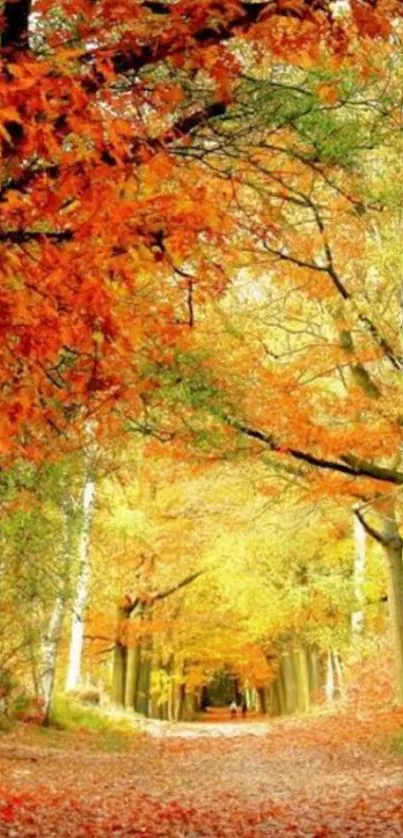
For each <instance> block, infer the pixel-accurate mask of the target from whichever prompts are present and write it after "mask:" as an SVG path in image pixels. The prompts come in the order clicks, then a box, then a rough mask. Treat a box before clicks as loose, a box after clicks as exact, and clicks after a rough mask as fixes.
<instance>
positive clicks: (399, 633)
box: [384, 537, 403, 704]
mask: <svg viewBox="0 0 403 838" xmlns="http://www.w3.org/2000/svg"><path fill="white" fill-rule="evenodd" d="M384 550H385V553H386V558H387V562H388V571H389V572H388V588H389V590H388V607H389V615H390V623H391V631H392V636H393V641H394V648H395V663H396V697H397V701H398V703H399V704H403V563H402V544H401V541H400V538H399V537H397V538H396V539H395V540H393V539H390V540H389V541H388V542H387V543H386V544H385V545H384Z"/></svg>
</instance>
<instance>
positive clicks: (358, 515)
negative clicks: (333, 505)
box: [354, 507, 388, 547]
mask: <svg viewBox="0 0 403 838" xmlns="http://www.w3.org/2000/svg"><path fill="white" fill-rule="evenodd" d="M354 515H355V517H356V518H358V520H359V522H360V524H361V525H362V526H363V528H364V530H365V532H366V533H368V535H370V536H371V538H373V539H375V541H377V542H378V544H382V547H385V545H386V544H387V543H388V539H387V538H385V536H383V535H382V533H380V532H379V530H376V529H375V527H373V526H371V524H369V523H368V521H366V520H365V518H364V516H363V514H362V512H361V510H360V509H359V508H358V507H357V508H356V509H354Z"/></svg>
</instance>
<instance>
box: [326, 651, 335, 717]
mask: <svg viewBox="0 0 403 838" xmlns="http://www.w3.org/2000/svg"><path fill="white" fill-rule="evenodd" d="M334 691H335V684H334V668H333V656H332V650H331V649H328V652H327V665H326V683H325V695H326V701H327V703H328V704H333V701H334Z"/></svg>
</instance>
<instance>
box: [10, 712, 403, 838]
mask: <svg viewBox="0 0 403 838" xmlns="http://www.w3.org/2000/svg"><path fill="white" fill-rule="evenodd" d="M402 729H403V714H402V711H400V712H398V711H394V712H393V711H384V712H380V711H378V712H376V713H375V712H372V713H367V714H363V713H362V714H361V715H359V714H353V713H351V712H350V713H342V714H339V715H318V716H315V717H311V718H304V719H296V718H292V719H286V720H279V721H275V722H272V723H269V724H267V723H266V722H261V721H260V720H258V719H256V720H252V719H250V720H245V721H242V720H239V721H236V722H234V721H231V720H228V721H224V720H223V719H222V720H221V721H220V720H218V721H217V720H213V721H212V722H211V723H210V724H204V725H203V724H196V725H192V724H187V725H181V724H180V725H164V724H163V723H161V724H158V723H150V729H149V731H147V732H142V733H139V734H135V735H133V737H127V736H126V737H121V738H119V737H117V738H116V737H115V738H113V737H111V738H109V739H108V738H105V737H103V738H100V737H99V736H96V735H95V734H88V733H84V732H83V733H80V732H79V733H75V734H72V733H66V732H63V731H52V730H50V731H48V732H44V731H42V732H41V731H39V730H35V729H34V728H28V729H27V726H25V729H23V728H22V727H21V728H18V729H17V730H16V731H14V732H12V733H10V734H7V735H3V736H2V737H0V836H2V838H3V836H7V838H17V836H18V838H20V836H24V838H34V836H35V838H50V837H52V838H67V836H69V838H100V837H101V836H115V838H123V836H143V838H184V837H185V836H186V838H202V837H203V836H204V837H205V838H207V836H208V838H237V836H241V838H259V836H276V838H286V837H287V838H290V836H295V838H298V836H304V838H343V837H344V836H346V838H347V836H363V838H375V836H379V837H380V836H382V838H392V836H403V754H401V755H400V756H399V754H398V753H396V752H393V749H391V748H390V745H391V743H395V751H396V743H398V742H399V741H402V740H400V739H399V737H400V736H401V733H402ZM402 750H403V749H402Z"/></svg>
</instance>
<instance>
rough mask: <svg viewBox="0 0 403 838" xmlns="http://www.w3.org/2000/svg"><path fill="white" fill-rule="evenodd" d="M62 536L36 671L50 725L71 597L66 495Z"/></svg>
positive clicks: (46, 723)
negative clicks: (53, 596)
mask: <svg viewBox="0 0 403 838" xmlns="http://www.w3.org/2000/svg"><path fill="white" fill-rule="evenodd" d="M62 522H63V529H62V540H61V548H60V554H59V560H60V571H61V578H60V581H59V589H58V591H57V594H56V599H55V602H54V605H53V610H52V613H51V616H50V619H49V623H48V627H47V631H46V633H45V636H44V638H43V641H42V650H41V651H42V655H41V658H42V659H41V664H40V666H39V670H38V669H36V667H35V669H36V671H35V673H34V677H35V681H36V684H37V689H38V692H39V696H40V698H41V699H42V702H43V713H44V719H43V724H44V725H48V724H49V720H50V709H51V704H52V697H53V687H54V682H55V674H56V663H57V653H58V649H59V641H60V636H61V633H62V627H63V619H64V615H65V610H66V602H67V597H68V585H69V574H70V562H71V543H70V517H69V514H68V500H67V495H65V497H64V500H63V502H62Z"/></svg>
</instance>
